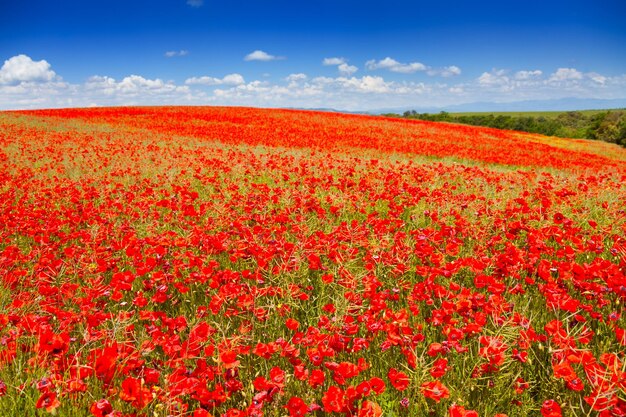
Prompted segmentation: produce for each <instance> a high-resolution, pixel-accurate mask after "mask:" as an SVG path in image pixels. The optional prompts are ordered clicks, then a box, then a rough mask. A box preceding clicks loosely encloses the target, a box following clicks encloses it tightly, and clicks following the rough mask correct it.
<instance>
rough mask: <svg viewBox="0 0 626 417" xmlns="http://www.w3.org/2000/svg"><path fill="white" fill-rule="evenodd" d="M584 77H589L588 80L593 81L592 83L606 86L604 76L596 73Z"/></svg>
mask: <svg viewBox="0 0 626 417" xmlns="http://www.w3.org/2000/svg"><path fill="white" fill-rule="evenodd" d="M585 75H586V76H587V77H589V79H591V80H593V81H594V82H596V83H598V84H602V85H604V84H606V81H607V80H608V78H607V77H605V76H604V75H601V74H598V73H597V72H589V73H587V74H585Z"/></svg>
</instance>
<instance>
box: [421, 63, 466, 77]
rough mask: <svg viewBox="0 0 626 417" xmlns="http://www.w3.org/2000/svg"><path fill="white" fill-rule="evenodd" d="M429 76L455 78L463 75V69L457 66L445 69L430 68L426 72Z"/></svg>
mask: <svg viewBox="0 0 626 417" xmlns="http://www.w3.org/2000/svg"><path fill="white" fill-rule="evenodd" d="M426 73H427V74H428V75H439V76H441V77H446V78H447V77H455V76H457V75H461V68H459V67H457V66H456V65H450V66H448V67H443V68H429V69H428V71H426Z"/></svg>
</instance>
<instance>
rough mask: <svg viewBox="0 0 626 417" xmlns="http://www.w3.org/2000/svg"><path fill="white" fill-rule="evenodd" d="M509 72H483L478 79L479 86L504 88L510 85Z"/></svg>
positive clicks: (495, 70) (501, 70)
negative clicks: (503, 86)
mask: <svg viewBox="0 0 626 417" xmlns="http://www.w3.org/2000/svg"><path fill="white" fill-rule="evenodd" d="M506 74H507V71H506V70H503V69H493V70H491V72H483V73H482V74H481V76H480V77H478V84H480V85H482V86H502V85H507V84H508V83H509V77H508V76H507V75H506Z"/></svg>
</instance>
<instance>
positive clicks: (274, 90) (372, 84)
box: [0, 55, 626, 110]
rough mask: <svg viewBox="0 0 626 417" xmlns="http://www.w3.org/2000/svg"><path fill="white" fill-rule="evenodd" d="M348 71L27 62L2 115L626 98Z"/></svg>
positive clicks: (554, 87)
mask: <svg viewBox="0 0 626 417" xmlns="http://www.w3.org/2000/svg"><path fill="white" fill-rule="evenodd" d="M383 61H384V60H383ZM387 63H388V64H389V62H387ZM344 64H345V65H348V66H349V64H348V62H347V60H345V59H343V62H341V63H339V61H334V63H333V64H332V65H334V66H336V67H337V68H338V70H339V71H341V68H340V67H341V65H344ZM426 71H438V72H437V75H439V76H443V71H449V72H451V73H456V72H458V71H455V70H454V69H452V68H451V67H445V68H442V69H438V70H435V69H430V68H429V69H427V70H426ZM459 71H460V70H459ZM348 72H349V71H344V73H340V74H338V75H337V76H335V77H327V76H324V77H320V76H317V77H316V76H315V75H314V74H309V75H307V74H303V73H293V74H289V75H288V76H286V77H284V78H281V79H278V80H274V79H273V78H271V77H266V78H261V80H251V81H246V80H245V79H244V76H243V75H242V74H238V73H233V74H228V75H225V76H224V77H222V78H219V77H209V76H196V77H191V78H188V79H187V80H185V82H184V83H179V82H175V81H168V80H163V79H161V78H147V77H144V76H141V75H138V74H134V75H129V76H127V77H123V78H121V79H115V78H112V77H109V76H106V75H100V76H98V75H96V76H93V77H90V78H88V79H87V80H86V81H85V82H82V83H76V84H72V83H67V82H65V81H63V80H62V78H61V77H60V76H59V75H57V74H56V73H55V72H54V71H53V69H52V68H51V67H50V65H49V64H48V63H47V62H46V61H37V62H35V61H33V60H32V59H30V58H29V57H27V56H25V55H24V56H16V57H12V58H10V59H8V60H7V61H6V62H5V65H4V66H2V68H0V80H1V82H0V108H3V109H9V108H11V109H19V108H51V107H69V106H90V105H101V106H103V105H108V106H115V105H168V104H169V105H176V104H186V105H188V104H197V105H207V104H214V105H247V106H248V105H249V106H264V107H331V108H336V109H345V110H368V109H373V108H381V107H389V108H393V107H401V108H415V109H417V108H419V107H423V106H428V107H432V106H443V105H449V104H459V103H463V102H465V103H470V102H478V101H491V102H507V101H519V100H542V99H558V98H565V97H578V98H605V99H610V98H624V97H626V74H622V75H619V76H607V75H603V74H600V73H597V72H588V73H584V74H583V73H581V72H580V71H578V70H576V69H573V68H557V69H555V70H554V71H549V72H547V73H544V72H542V71H541V70H538V69H533V70H527V69H520V70H510V69H509V70H507V69H493V70H491V71H488V72H484V73H483V74H481V75H480V77H477V78H475V79H470V80H467V81H465V82H459V83H452V82H450V80H451V78H447V79H442V80H440V81H438V82H414V81H397V80H388V79H385V78H384V77H382V76H372V75H366V76H362V77H357V76H354V75H352V74H348ZM207 86H208V87H211V88H206V87H207Z"/></svg>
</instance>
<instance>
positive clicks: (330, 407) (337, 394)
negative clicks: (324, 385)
mask: <svg viewBox="0 0 626 417" xmlns="http://www.w3.org/2000/svg"><path fill="white" fill-rule="evenodd" d="M322 404H324V411H325V412H327V413H331V412H333V411H334V412H337V413H340V412H342V411H343V410H344V408H345V407H346V400H345V395H344V391H343V390H342V389H341V388H339V387H337V386H335V385H331V386H330V387H329V388H328V390H327V391H326V392H325V393H324V396H323V397H322Z"/></svg>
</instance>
